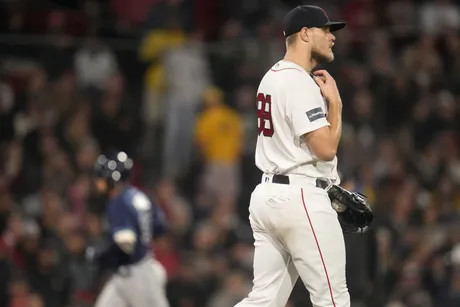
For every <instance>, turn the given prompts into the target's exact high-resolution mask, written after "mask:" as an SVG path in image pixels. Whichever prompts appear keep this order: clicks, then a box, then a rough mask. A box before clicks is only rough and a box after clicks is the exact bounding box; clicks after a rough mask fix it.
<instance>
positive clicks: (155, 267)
mask: <svg viewBox="0 0 460 307" xmlns="http://www.w3.org/2000/svg"><path fill="white" fill-rule="evenodd" d="M129 270H130V271H129V274H127V275H122V274H114V275H113V276H112V277H111V278H110V280H109V281H108V282H107V284H106V285H105V286H104V288H103V289H102V292H101V294H100V296H99V297H98V298H97V301H96V304H95V305H94V306H95V307H169V303H168V300H167V298H166V282H167V275H166V271H165V269H164V267H163V265H161V263H160V262H158V261H157V260H155V259H152V258H146V259H144V260H141V261H140V262H139V263H136V264H133V265H130V266H129Z"/></svg>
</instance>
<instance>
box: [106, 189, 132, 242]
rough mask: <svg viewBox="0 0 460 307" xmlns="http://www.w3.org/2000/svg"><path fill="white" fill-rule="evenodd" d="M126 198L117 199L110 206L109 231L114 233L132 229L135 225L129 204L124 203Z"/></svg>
mask: <svg viewBox="0 0 460 307" xmlns="http://www.w3.org/2000/svg"><path fill="white" fill-rule="evenodd" d="M127 200H128V199H126V198H123V199H118V200H117V201H118V203H117V204H115V205H116V206H111V208H110V209H111V210H110V211H109V219H110V221H109V222H110V232H111V234H112V235H113V234H115V233H116V232H118V231H122V230H134V229H135V225H133V223H132V212H131V210H130V206H129V204H128V203H126V201H127Z"/></svg>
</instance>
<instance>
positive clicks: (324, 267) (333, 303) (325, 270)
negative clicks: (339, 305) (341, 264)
mask: <svg viewBox="0 0 460 307" xmlns="http://www.w3.org/2000/svg"><path fill="white" fill-rule="evenodd" d="M300 192H301V194H302V204H303V208H304V209H305V213H306V214H307V218H308V222H309V223H310V227H311V231H312V233H313V237H314V238H315V242H316V247H317V248H318V252H319V256H320V257H321V262H322V263H323V269H324V273H325V274H326V279H327V285H328V286H329V293H330V295H331V300H332V305H333V306H334V307H336V305H335V301H334V295H333V294H332V287H331V281H330V280H329V274H328V273H327V268H326V263H325V262H324V258H323V253H322V252H321V247H320V246H319V242H318V238H317V237H316V232H315V228H313V223H312V222H311V219H310V215H309V214H308V210H307V206H306V205H305V199H304V197H303V189H300Z"/></svg>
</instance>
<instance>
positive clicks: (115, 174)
mask: <svg viewBox="0 0 460 307" xmlns="http://www.w3.org/2000/svg"><path fill="white" fill-rule="evenodd" d="M132 168H133V160H132V159H131V158H130V157H128V155H127V154H126V153H125V152H123V151H120V152H115V153H111V154H101V155H100V156H99V157H98V158H97V160H96V165H95V169H94V170H95V175H96V177H99V178H104V179H107V180H108V181H111V182H113V183H118V182H126V181H128V179H129V175H130V173H131V169H132Z"/></svg>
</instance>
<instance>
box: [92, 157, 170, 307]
mask: <svg viewBox="0 0 460 307" xmlns="http://www.w3.org/2000/svg"><path fill="white" fill-rule="evenodd" d="M132 165H133V162H132V160H131V159H130V158H129V157H128V156H127V155H126V153H124V152H118V153H116V154H114V155H101V156H99V157H98V159H97V162H96V169H95V171H96V172H95V173H96V174H95V177H96V179H95V187H96V190H97V191H98V193H101V194H103V195H106V197H107V199H108V204H107V208H106V214H107V220H108V224H109V228H110V235H111V238H110V244H109V245H108V246H107V247H105V248H103V249H99V250H97V249H95V248H94V247H88V249H87V252H86V254H87V258H88V259H89V260H91V261H92V262H93V263H95V264H96V265H98V266H99V268H100V269H113V271H114V272H115V273H114V274H113V275H112V276H111V278H110V279H109V281H108V282H107V284H106V285H105V286H104V288H103V290H102V292H101V294H100V296H99V297H98V299H97V301H96V304H95V306H96V307H168V306H169V304H168V301H167V299H166V294H165V284H166V273H165V270H164V268H163V267H162V265H161V264H160V263H159V262H157V261H156V260H154V258H153V257H152V255H151V252H150V251H151V240H152V236H153V234H154V233H159V232H163V231H165V220H164V217H163V214H162V212H161V211H160V209H159V208H158V207H157V206H155V205H154V204H152V202H151V201H150V200H149V199H148V198H147V196H146V195H145V194H144V193H142V192H141V191H139V190H138V189H136V188H134V187H132V186H130V185H129V184H128V183H127V182H126V181H127V179H128V177H129V173H130V170H131V168H132Z"/></svg>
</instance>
